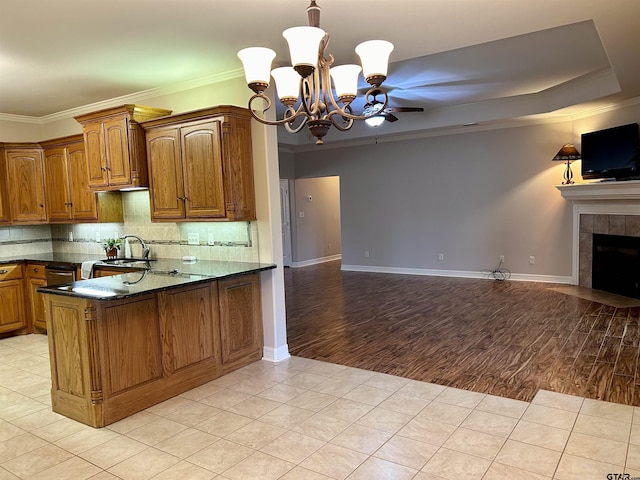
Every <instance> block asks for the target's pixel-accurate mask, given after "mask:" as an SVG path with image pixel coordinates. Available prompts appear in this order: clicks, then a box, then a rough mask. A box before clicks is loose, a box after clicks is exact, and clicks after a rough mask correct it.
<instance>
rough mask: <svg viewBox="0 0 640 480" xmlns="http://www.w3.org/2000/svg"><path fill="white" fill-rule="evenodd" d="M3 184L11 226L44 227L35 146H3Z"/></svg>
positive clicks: (41, 176) (37, 147)
mask: <svg viewBox="0 0 640 480" xmlns="http://www.w3.org/2000/svg"><path fill="white" fill-rule="evenodd" d="M5 155H6V159H5V161H6V169H5V172H6V180H7V191H8V194H9V195H8V196H9V205H10V210H11V217H12V219H13V222H14V223H25V224H27V223H31V224H34V223H45V222H46V221H47V210H46V207H45V193H44V171H43V161H42V148H41V147H40V145H37V144H13V145H12V144H5Z"/></svg>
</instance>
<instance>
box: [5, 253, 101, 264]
mask: <svg viewBox="0 0 640 480" xmlns="http://www.w3.org/2000/svg"><path fill="white" fill-rule="evenodd" d="M105 259H106V257H105V256H104V255H95V254H90V253H57V252H49V253H38V254H33V253H29V254H26V255H24V256H19V255H14V256H12V257H0V264H3V263H16V262H31V263H56V264H67V265H76V266H78V267H79V266H80V265H81V264H82V262H84V261H85V260H92V261H98V260H105Z"/></svg>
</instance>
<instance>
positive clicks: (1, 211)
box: [0, 144, 11, 225]
mask: <svg viewBox="0 0 640 480" xmlns="http://www.w3.org/2000/svg"><path fill="white" fill-rule="evenodd" d="M6 164H7V162H6V159H5V153H4V145H2V144H0V173H2V175H1V176H0V225H3V224H7V223H10V222H11V213H10V211H9V196H8V195H7V183H8V181H7V176H6V174H5V173H4V172H6V171H7V165H6Z"/></svg>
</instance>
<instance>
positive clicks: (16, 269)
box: [0, 263, 22, 282]
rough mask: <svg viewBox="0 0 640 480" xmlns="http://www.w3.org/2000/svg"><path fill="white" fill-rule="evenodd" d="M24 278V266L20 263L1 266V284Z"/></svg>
mask: <svg viewBox="0 0 640 480" xmlns="http://www.w3.org/2000/svg"><path fill="white" fill-rule="evenodd" d="M16 278H22V265H20V264H18V263H7V264H0V282H1V281H3V280H13V279H16Z"/></svg>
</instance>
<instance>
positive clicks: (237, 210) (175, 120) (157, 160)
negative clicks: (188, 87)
mask: <svg viewBox="0 0 640 480" xmlns="http://www.w3.org/2000/svg"><path fill="white" fill-rule="evenodd" d="M142 126H143V128H144V130H145V135H146V144H147V158H148V167H149V190H150V197H151V219H152V221H174V222H175V221H182V220H191V221H194V220H195V221H198V220H209V221H211V220H224V221H239V220H255V219H256V215H255V190H254V182H253V158H252V153H251V116H250V115H249V112H248V111H247V110H246V109H243V108H239V107H231V106H224V107H215V108H209V109H204V110H198V111H195V112H189V113H185V114H181V115H174V116H171V117H164V118H161V119H156V120H151V121H148V122H144V123H143V124H142Z"/></svg>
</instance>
